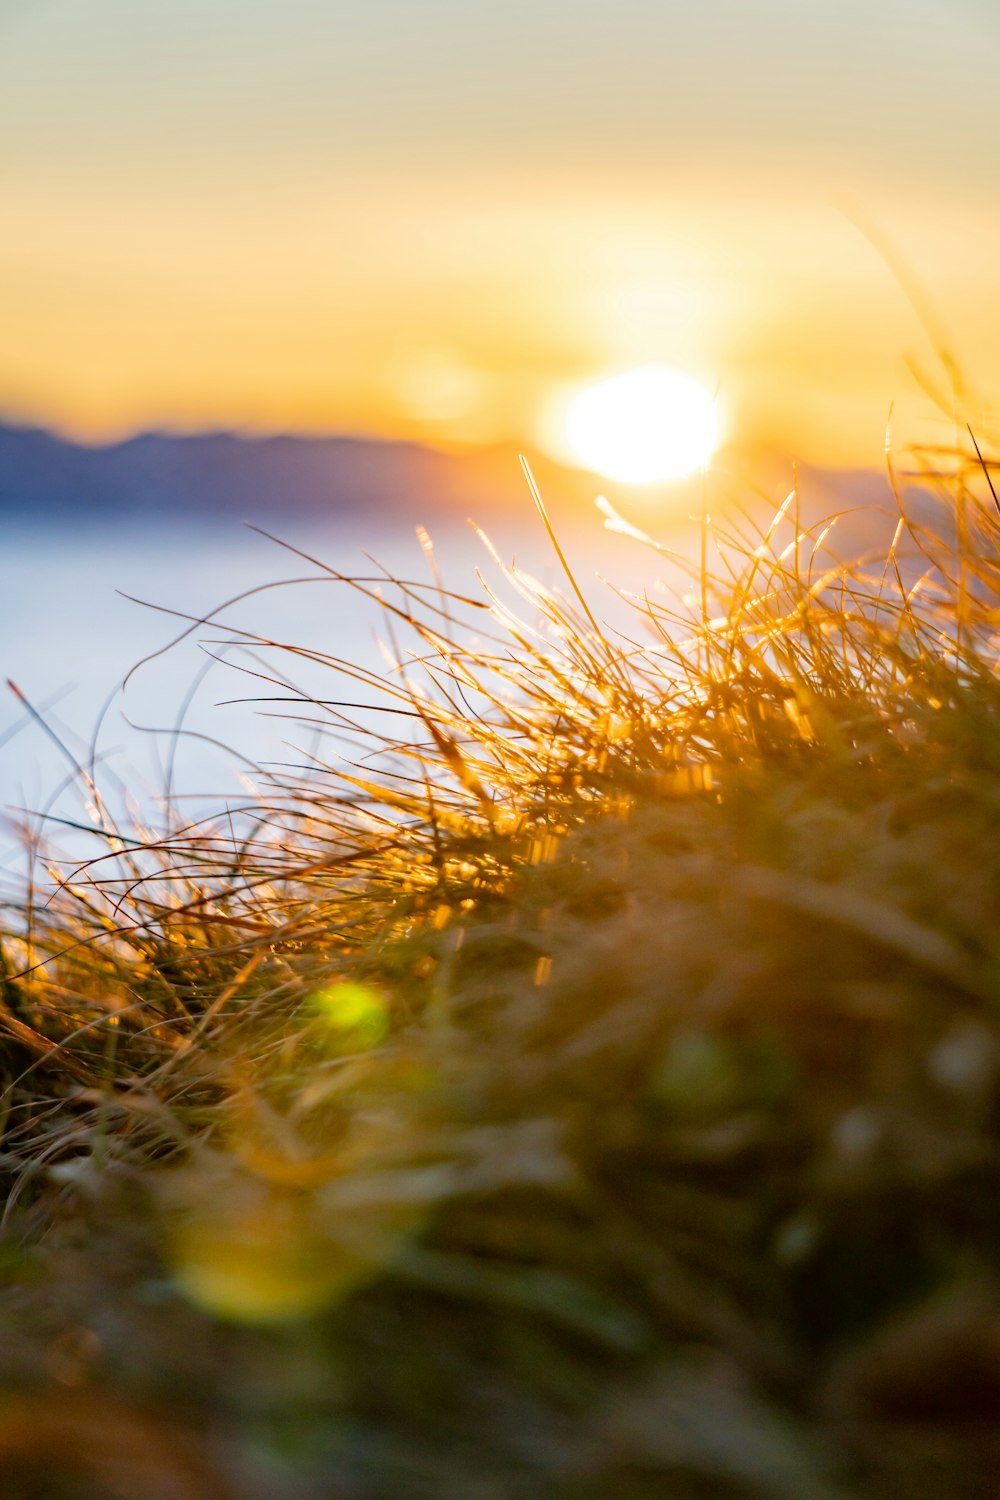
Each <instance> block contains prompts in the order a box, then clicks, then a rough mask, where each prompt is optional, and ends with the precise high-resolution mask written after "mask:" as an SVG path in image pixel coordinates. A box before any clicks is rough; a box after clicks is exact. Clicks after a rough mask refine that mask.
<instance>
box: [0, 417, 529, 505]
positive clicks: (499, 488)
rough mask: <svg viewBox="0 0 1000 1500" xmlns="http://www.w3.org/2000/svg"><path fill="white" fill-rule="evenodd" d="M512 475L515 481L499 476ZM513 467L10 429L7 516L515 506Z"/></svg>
mask: <svg viewBox="0 0 1000 1500" xmlns="http://www.w3.org/2000/svg"><path fill="white" fill-rule="evenodd" d="M500 467H502V468H503V469H504V470H505V471H506V473H507V480H506V483H504V481H503V480H502V479H501V478H500V474H499V469H500ZM519 478H520V476H519V474H518V472H517V466H516V462H515V461H514V457H513V455H510V459H509V462H508V463H507V464H504V465H502V466H497V465H493V464H491V465H488V466H487V467H486V468H485V469H484V466H483V464H482V462H481V461H480V460H478V459H474V458H468V457H466V456H464V455H458V456H455V455H449V454H445V453H437V452H433V451H432V450H430V449H428V448H422V447H420V446H418V445H416V444H413V443H389V442H379V441H376V440H372V439H362V438H351V437H324V438H311V437H288V436H280V437H244V436H239V435H234V434H231V433H204V434H198V435H195V436H175V435H171V434H165V433H144V434H141V435H139V436H137V437H134V438H130V439H128V440H127V441H125V442H122V443H117V444H114V445H112V446H106V447H85V446H82V445H80V444H76V443H72V442H68V441H66V440H64V439H61V438H58V437H55V436H53V435H52V434H51V433H49V432H45V431H43V430H40V429H37V428H19V427H6V426H2V425H0V514H6V515H8V516H13V515H19V514H21V515H28V516H39V515H47V516H53V515H61V514H66V515H70V514H72V515H77V516H81V517H95V518H96V517H100V516H103V515H114V514H117V513H121V512H129V513H132V514H134V513H136V512H145V513H149V512H159V513H161V514H163V513H170V512H173V513H176V514H178V515H183V514H186V513H190V512H192V511H194V512H198V513H199V514H202V515H204V513H205V512H206V511H209V512H213V513H215V514H218V515H220V516H232V515H238V516H240V517H251V518H258V519H261V518H268V517H274V516H276V515H280V514H282V513H284V512H294V513H302V512H323V511H330V510H340V511H353V512H360V513H364V512H365V511H367V510H369V509H371V508H377V509H378V510H379V511H380V512H382V513H389V514H391V513H394V512H397V511H398V512H402V513H407V514H408V513H410V512H411V511H412V510H413V509H414V508H416V509H417V510H418V511H421V512H423V511H432V512H433V511H436V510H437V509H439V508H441V507H453V506H454V505H455V504H456V503H459V502H463V503H465V504H468V503H469V501H470V500H475V501H478V502H479V503H489V502H490V501H491V500H494V499H498V498H502V495H503V490H504V489H506V491H507V494H508V497H509V495H510V493H511V492H512V491H513V490H514V489H515V488H516V486H517V485H518V483H519Z"/></svg>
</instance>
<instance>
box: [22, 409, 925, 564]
mask: <svg viewBox="0 0 1000 1500" xmlns="http://www.w3.org/2000/svg"><path fill="white" fill-rule="evenodd" d="M532 463H533V465H534V466H535V471H536V474H537V476H538V480H539V483H540V485H541V487H542V490H543V493H544V494H545V495H546V498H547V500H548V501H549V503H550V504H551V506H552V509H553V513H554V515H555V516H556V517H557V519H559V518H560V517H570V516H572V515H574V514H577V515H579V514H580V513H581V509H580V508H581V507H584V508H586V509H588V510H589V508H590V506H591V505H592V503H593V499H594V497H595V495H596V494H598V493H599V492H600V491H601V490H605V491H606V492H607V494H608V495H609V497H610V498H611V499H612V501H613V502H614V504H615V505H617V506H619V507H620V508H621V509H622V511H623V512H624V513H625V514H626V515H628V516H629V517H630V518H631V519H633V520H634V521H635V522H636V523H637V524H638V525H640V526H641V527H644V528H645V527H650V528H651V529H652V531H653V532H654V533H657V534H661V535H662V534H663V533H664V532H665V531H669V530H670V529H671V528H672V527H673V526H674V525H676V524H677V523H678V522H680V524H681V525H682V526H684V525H686V524H687V517H688V516H689V515H690V514H692V513H693V512H696V511H697V510H698V508H699V506H700V504H701V495H702V490H701V481H700V480H698V479H693V480H689V481H687V482H686V483H682V484H676V483H675V484H669V485H664V486H663V487H662V490H661V491H660V492H659V493H657V492H656V491H655V490H654V491H650V490H649V489H646V490H644V491H639V492H638V493H637V492H634V491H633V490H631V488H630V487H629V486H627V485H615V484H613V483H612V482H611V481H608V480H602V479H600V478H599V477H598V476H595V475H592V474H586V473H583V472H581V471H579V470H574V469H568V468H563V467H561V466H559V465H557V464H554V463H552V462H551V461H550V460H546V459H544V458H541V457H539V456H537V455H533V456H532ZM798 473H799V481H800V488H801V495H802V504H801V516H802V520H803V523H804V524H815V523H816V522H818V521H819V520H820V519H821V518H822V517H825V516H828V515H830V514H831V513H832V512H835V511H843V510H857V508H859V507H860V508H861V513H860V514H856V515H854V516H853V517H852V519H851V520H850V522H848V523H847V524H846V525H844V526H843V527H842V528H840V536H841V538H842V541H843V542H844V544H846V545H847V546H848V550H851V548H852V547H858V548H862V549H863V548H864V547H866V546H868V545H870V544H871V543H872V542H873V541H875V542H876V545H882V544H883V538H882V532H883V531H884V526H885V522H884V520H879V518H877V517H876V516H875V514H874V512H873V511H872V510H871V509H870V507H873V506H881V507H883V508H885V509H887V510H892V509H893V500H892V496H891V494H890V491H889V488H888V485H887V483H886V480H885V476H884V475H883V474H881V473H879V472H877V471H875V470H824V469H814V468H810V467H808V466H807V465H799V469H798ZM792 474H793V466H792V462H791V460H790V459H789V458H787V457H781V456H780V455H776V454H773V453H772V454H767V455H764V454H757V455H748V454H739V453H737V452H734V451H730V452H726V453H723V454H721V455H719V457H718V458H717V460H716V461H715V463H714V465H713V475H712V479H711V483H710V493H711V504H712V508H713V511H715V512H718V510H719V509H720V508H721V509H723V510H725V509H727V508H728V507H729V506H730V505H731V504H739V505H740V506H742V507H745V508H750V509H751V510H752V511H753V512H754V513H755V514H756V515H757V517H758V519H760V520H761V521H762V522H763V523H764V524H766V518H767V517H768V516H769V515H770V514H771V513H772V511H773V507H774V505H775V504H777V503H779V502H780V500H781V499H783V498H784V495H785V493H786V492H787V490H788V488H789V486H790V485H791V483H792ZM925 502H926V497H925V496H917V495H916V494H914V495H913V496H912V502H911V503H913V504H915V505H916V506H917V508H918V509H919V508H922V506H923V504H924V503H925ZM521 505H530V501H529V499H528V495H527V491H526V488H525V485H524V482H523V479H522V477H521V474H520V470H519V468H518V464H517V456H516V453H515V452H514V450H513V449H510V448H495V449H491V450H488V451H486V452H481V453H460V454H454V453H452V454H449V453H441V452H436V451H434V450H432V449H430V448H424V447H421V446H420V445H418V444H416V443H399V442H384V441H379V440H377V439H372V438H355V437H304V436H275V437H256V436H244V435H240V434H234V433H224V432H218V433H216V432H213V433H202V434H196V435H192V436H180V435H175V434H171V433H157V432H154V433H143V434H140V435H138V436H136V437H133V438H129V439H128V440H127V441H125V442H121V443H116V444H113V445H109V446H104V447H86V446H83V445H81V444H77V443H73V442H69V441H67V440H65V439H63V438H59V437H56V436H54V435H53V434H52V433H49V432H46V431H44V430H42V429H39V428H25V427H15V426H4V425H3V424H0V518H3V517H6V518H8V519H13V518H15V517H22V518H25V519H29V518H30V519H32V520H39V521H47V520H60V521H62V520H67V521H68V520H69V519H70V518H73V519H77V520H84V521H87V520H99V519H101V518H102V517H103V518H110V517H115V516H124V515H128V516H130V517H133V518H135V517H137V516H143V515H152V514H156V515H158V516H165V515H176V516H177V517H178V519H182V518H185V517H191V516H192V515H197V516H198V517H199V518H201V519H204V518H205V517H206V516H218V517H220V518H234V517H235V518H239V519H250V520H257V521H261V522H264V523H268V522H273V521H275V520H277V519H280V517H281V516H282V515H303V514H305V515H308V514H314V515H323V514H327V515H328V514H330V513H340V514H354V515H362V516H365V515H368V514H373V515H374V514H376V513H377V515H378V516H379V517H380V518H393V517H398V518H399V519H401V520H404V519H405V520H408V521H413V520H431V519H432V518H434V517H435V516H439V515H441V514H442V513H447V512H450V513H455V512H456V511H458V512H460V513H461V514H463V515H469V514H473V515H475V516H477V517H478V518H480V519H483V520H485V519H486V517H487V515H488V514H489V513H490V512H492V511H495V510H497V509H510V508H512V507H518V506H521Z"/></svg>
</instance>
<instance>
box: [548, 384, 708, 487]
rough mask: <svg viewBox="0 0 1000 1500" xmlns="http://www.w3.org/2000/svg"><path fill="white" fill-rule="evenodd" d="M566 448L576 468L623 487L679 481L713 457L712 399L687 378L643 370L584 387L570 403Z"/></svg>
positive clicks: (702, 387)
mask: <svg viewBox="0 0 1000 1500" xmlns="http://www.w3.org/2000/svg"><path fill="white" fill-rule="evenodd" d="M564 433H565V445H566V447H567V448H568V450H569V452H570V453H571V454H572V456H573V458H574V459H575V460H576V462H577V463H579V464H581V465H582V466H583V467H584V468H587V469H593V470H594V471H595V472H596V473H598V474H604V475H606V476H607V477H608V478H609V479H618V480H621V481H622V482H623V483H626V484H653V483H655V482H656V481H658V480H663V479H681V478H683V477H684V476H685V475H687V474H692V473H694V471H695V470H696V469H700V468H703V467H704V465H705V464H707V463H708V460H709V459H710V458H711V456H712V454H713V453H714V451H715V447H716V444H717V442H718V436H719V420H718V413H717V411H716V406H715V400H714V398H713V397H712V395H711V393H710V392H709V391H707V390H706V389H705V387H704V386H703V385H701V384H700V383H699V382H698V381H697V380H695V379H693V377H692V376H690V375H685V374H684V373H683V371H681V370H674V369H670V368H669V367H668V366H665V365H647V366H645V367H644V368H643V369H640V370H630V371H628V373H627V374H624V375H615V376H612V377H611V378H610V379H608V380H602V381H600V382H598V383H597V384H596V385H591V386H588V387H587V388H586V389H585V390H583V391H581V392H580V393H579V395H577V396H576V397H574V398H573V399H572V401H570V403H569V405H568V408H567V409H566V413H565V418H564Z"/></svg>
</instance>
